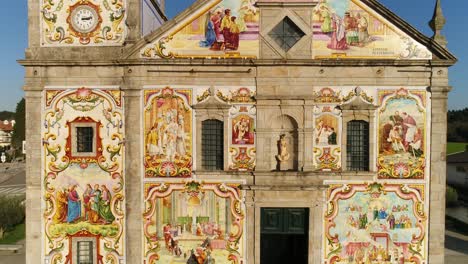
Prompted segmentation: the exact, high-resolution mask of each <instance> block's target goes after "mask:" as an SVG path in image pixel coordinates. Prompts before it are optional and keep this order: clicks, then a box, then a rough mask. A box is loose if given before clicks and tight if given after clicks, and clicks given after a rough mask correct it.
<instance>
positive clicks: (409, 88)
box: [20, 0, 456, 264]
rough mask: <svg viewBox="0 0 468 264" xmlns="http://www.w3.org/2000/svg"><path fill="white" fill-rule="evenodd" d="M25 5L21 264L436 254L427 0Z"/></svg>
mask: <svg viewBox="0 0 468 264" xmlns="http://www.w3.org/2000/svg"><path fill="white" fill-rule="evenodd" d="M28 4H29V17H28V18H29V47H28V49H27V50H26V53H25V59H23V60H20V63H21V64H22V65H23V66H24V67H25V72H26V73H25V86H24V90H25V93H26V96H25V97H26V112H27V116H26V119H27V122H26V126H27V127H26V130H27V131H26V141H27V174H26V176H27V180H26V182H27V203H26V208H27V218H26V228H27V232H26V247H27V251H26V252H27V253H26V263H28V264H30V263H44V264H52V263H54V264H55V263H57V264H59V263H60V264H80V263H83V264H84V263H87V264H88V263H93V264H100V263H106V264H107V263H119V264H123V263H146V264H155V263H162V264H165V263H189V264H191V263H200V264H201V263H208V264H210V263H226V264H227V263H234V264H248V263H283V262H291V263H327V264H328V263H330V264H331V263H444V230H445V181H446V164H445V155H446V154H445V149H446V128H447V124H446V123H447V122H446V112H447V94H448V92H449V91H450V89H451V88H450V86H449V85H448V68H449V67H450V66H451V65H453V64H454V63H456V58H455V57H454V56H453V55H452V54H451V53H450V52H449V51H448V50H447V49H446V47H445V46H446V41H445V38H444V37H443V36H442V35H441V30H442V27H443V25H444V23H445V19H444V17H443V14H442V9H441V5H440V0H437V1H435V12H434V17H433V19H432V21H431V23H430V25H431V27H432V28H433V30H434V36H433V37H432V38H429V37H426V36H425V35H423V34H422V33H420V32H418V31H417V30H416V29H414V28H413V27H412V26H410V25H409V24H408V23H406V22H405V21H403V20H402V19H401V18H399V17H398V16H397V15H395V14H394V13H392V12H391V11H389V10H388V9H387V8H386V7H385V6H383V5H382V4H380V3H379V2H378V1H376V0H289V1H288V0H198V1H195V2H194V3H193V4H192V5H191V6H190V7H189V8H188V9H187V10H185V11H183V12H182V13H180V14H179V15H178V16H176V17H175V18H174V19H172V20H170V21H166V20H167V19H166V17H165V15H164V7H165V5H169V4H172V3H169V2H165V1H164V0H111V1H107V0H72V1H59V0H47V1H35V0H29V1H28Z"/></svg>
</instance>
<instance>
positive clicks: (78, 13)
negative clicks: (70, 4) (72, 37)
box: [70, 5, 99, 34]
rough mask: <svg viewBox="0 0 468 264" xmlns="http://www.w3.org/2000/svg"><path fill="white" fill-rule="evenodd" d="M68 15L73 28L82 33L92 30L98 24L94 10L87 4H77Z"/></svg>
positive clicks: (97, 17)
mask: <svg viewBox="0 0 468 264" xmlns="http://www.w3.org/2000/svg"><path fill="white" fill-rule="evenodd" d="M70 17H71V26H72V27H73V29H74V30H76V31H77V32H80V33H83V34H86V33H89V32H92V31H94V30H95V29H96V27H97V25H98V24H99V16H98V14H97V12H96V10H95V9H94V8H92V7H90V6H88V5H80V6H77V7H76V8H75V9H73V11H72V12H71V14H70Z"/></svg>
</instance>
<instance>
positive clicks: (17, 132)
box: [12, 98, 26, 153]
mask: <svg viewBox="0 0 468 264" xmlns="http://www.w3.org/2000/svg"><path fill="white" fill-rule="evenodd" d="M15 122H16V123H15V126H14V128H13V135H12V145H13V148H15V149H16V150H21V149H22V147H23V140H24V139H25V138H26V104H25V101H24V98H22V99H21V101H19V102H18V104H17V105H16V113H15ZM17 153H18V152H17Z"/></svg>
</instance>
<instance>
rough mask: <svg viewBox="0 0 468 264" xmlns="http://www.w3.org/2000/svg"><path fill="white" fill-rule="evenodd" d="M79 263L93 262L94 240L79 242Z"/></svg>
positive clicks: (91, 263) (87, 263) (90, 263)
mask: <svg viewBox="0 0 468 264" xmlns="http://www.w3.org/2000/svg"><path fill="white" fill-rule="evenodd" d="M77 251H78V252H77V263H78V264H93V242H91V241H81V242H78V250H77Z"/></svg>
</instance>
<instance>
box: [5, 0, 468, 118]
mask: <svg viewBox="0 0 468 264" xmlns="http://www.w3.org/2000/svg"><path fill="white" fill-rule="evenodd" d="M193 2H195V1H194V0H166V14H167V16H168V17H169V18H173V17H174V16H175V15H177V14H178V13H179V12H181V11H182V10H184V9H185V8H187V7H188V6H189V5H190V4H192V3H193ZM380 2H381V3H382V4H384V5H385V6H387V7H388V8H389V9H390V10H392V11H393V12H394V13H396V14H397V15H399V16H400V17H402V18H403V19H405V20H406V21H407V22H409V23H410V24H411V25H413V26H414V27H415V28H417V29H418V30H420V31H421V32H422V33H424V34H425V35H427V36H432V30H431V29H430V28H429V26H428V21H429V20H430V19H431V18H432V14H433V12H434V4H435V0H380ZM441 2H442V8H443V11H444V15H445V17H446V19H447V24H446V25H445V27H444V30H443V33H444V35H445V36H446V37H447V40H448V42H449V43H448V49H449V50H450V51H451V52H452V53H453V54H454V55H455V56H456V57H457V58H458V63H457V64H456V65H455V66H452V67H451V68H450V71H449V74H450V85H451V86H452V87H453V90H452V92H451V93H450V95H449V109H450V110H456V109H463V108H466V107H468V100H467V99H468V85H467V84H466V83H468V48H466V45H465V44H466V43H467V42H468V34H466V29H465V28H463V27H462V26H463V25H464V24H465V23H467V21H466V16H465V12H461V11H462V10H464V11H465V10H468V1H466V0H442V1H441ZM3 9H4V10H6V11H7V12H4V13H3V15H2V16H0V29H1V32H2V34H3V35H2V36H3V37H2V38H1V41H0V55H1V56H0V111H3V110H8V111H14V110H15V108H16V104H17V103H18V102H19V100H20V99H21V97H23V96H24V92H23V90H22V86H23V83H24V81H23V77H24V70H23V68H22V66H21V65H19V64H18V63H17V62H16V60H18V59H22V58H24V51H25V49H26V47H27V41H28V40H27V24H28V21H27V0H15V1H9V3H8V4H7V5H4V7H3Z"/></svg>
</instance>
